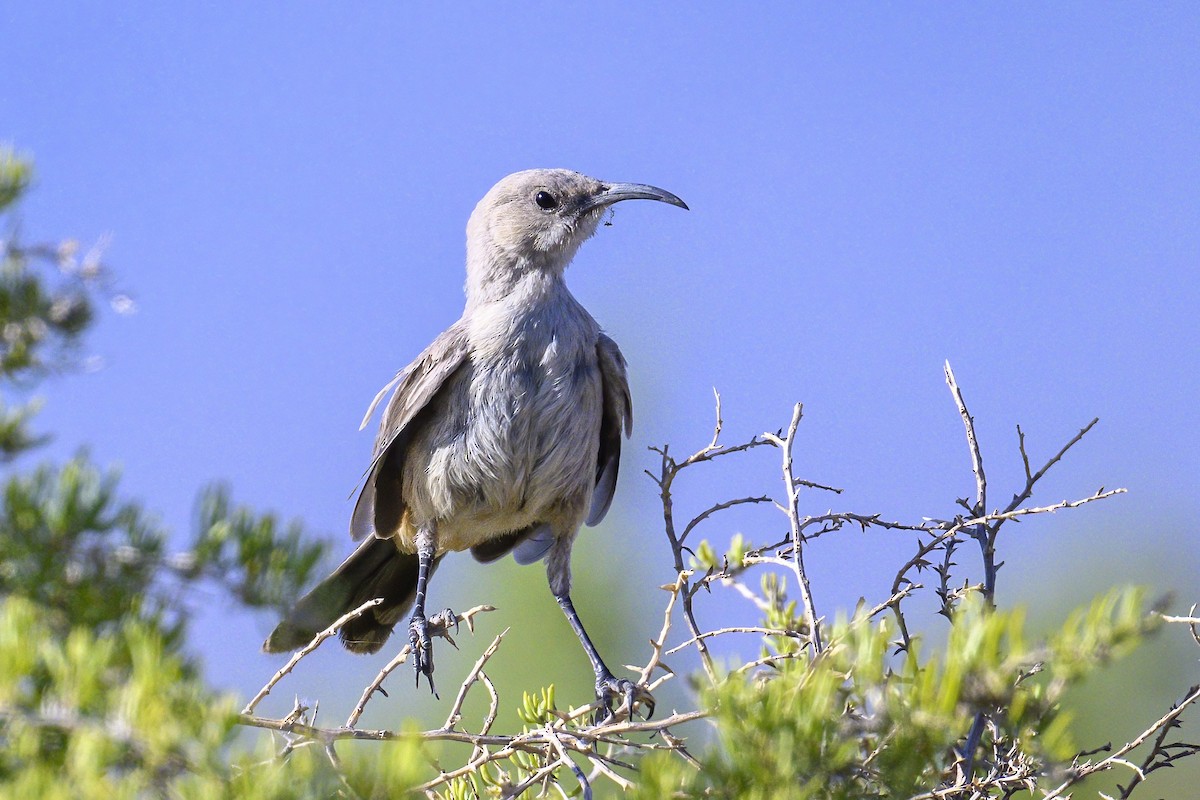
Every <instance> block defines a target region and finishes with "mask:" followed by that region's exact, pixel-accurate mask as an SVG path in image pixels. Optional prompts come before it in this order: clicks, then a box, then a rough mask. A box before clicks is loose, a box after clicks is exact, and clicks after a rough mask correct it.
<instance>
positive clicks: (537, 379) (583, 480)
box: [265, 170, 687, 692]
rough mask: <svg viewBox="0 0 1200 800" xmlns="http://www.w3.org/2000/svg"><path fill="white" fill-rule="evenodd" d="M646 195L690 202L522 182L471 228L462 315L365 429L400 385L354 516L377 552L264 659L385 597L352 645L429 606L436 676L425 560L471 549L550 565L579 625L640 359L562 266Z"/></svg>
mask: <svg viewBox="0 0 1200 800" xmlns="http://www.w3.org/2000/svg"><path fill="white" fill-rule="evenodd" d="M632 198H644V199H654V200H661V201H665V202H668V203H672V204H674V205H677V206H680V207H683V208H686V207H687V206H686V205H684V203H683V201H681V200H679V198H677V197H675V196H674V195H672V194H670V193H668V192H665V191H663V190H661V189H656V188H654V187H649V186H644V185H640V184H605V183H602V182H600V181H597V180H595V179H593V178H589V177H586V176H584V175H580V174H579V173H576V172H571V171H568V170H529V171H526V172H518V173H515V174H513V175H509V176H508V177H506V178H504V179H503V180H501V181H500V182H499V183H498V184H496V186H494V187H493V188H492V190H491V191H489V192H488V193H487V195H486V196H485V197H484V198H483V199H482V200H481V201H480V202H479V204H478V205H477V206H476V208H475V211H474V213H472V215H471V218H470V221H469V222H468V224H467V282H466V295H467V302H466V308H465V310H464V312H463V315H462V317H461V318H460V319H459V320H458V321H457V322H455V323H454V324H453V325H451V326H450V328H448V329H447V330H446V331H445V332H444V333H442V334H441V335H440V336H438V337H437V339H435V340H434V342H433V343H432V344H431V345H430V346H429V347H428V348H426V349H425V351H424V352H423V353H421V355H420V356H418V357H417V359H416V360H415V361H413V362H412V363H411V364H410V365H409V366H407V367H406V368H405V369H403V370H402V371H401V372H400V373H398V374H397V376H396V377H395V379H393V380H392V381H391V382H390V383H389V384H388V385H387V386H385V387H384V389H383V390H382V391H381V392H380V393H379V395H377V396H376V398H375V401H374V402H373V403H372V404H371V407H370V409H368V412H367V418H366V419H364V420H363V425H364V426H365V425H366V424H367V422H368V420H369V418H370V416H371V415H372V414H373V412H374V410H375V408H376V406H377V405H378V404H379V402H380V401H381V400H382V398H383V397H384V396H385V395H386V393H387V392H388V391H389V390H390V391H392V396H391V399H390V401H389V402H388V403H387V406H386V408H385V410H384V413H383V419H382V422H381V425H380V428H379V434H378V436H377V437H376V441H375V449H374V456H373V460H372V463H371V465H370V467H369V468H368V470H367V473H366V479H365V483H364V486H363V489H362V492H361V493H360V495H359V497H358V502H357V503H356V505H355V508H354V513H353V516H352V518H351V525H350V531H351V535H352V537H353V538H354V540H356V541H361V542H362V544H361V545H360V546H359V548H358V549H357V550H356V551H355V552H354V553H353V554H352V555H351V556H350V557H349V558H348V559H347V560H346V562H345V563H343V564H342V565H341V566H340V567H339V568H338V570H336V571H335V572H334V573H333V575H331V576H330V577H329V578H327V579H326V581H324V582H322V584H320V585H319V586H318V587H317V588H315V589H314V590H313V591H312V592H310V593H309V594H308V595H306V596H305V597H304V598H302V599H301V601H300V602H299V603H298V604H297V606H296V608H295V609H294V610H293V612H292V613H291V614H289V616H288V618H287V619H286V620H284V622H282V623H281V624H280V626H279V627H278V628H277V629H276V631H275V632H274V633H273V634H272V636H271V637H270V638H269V639H268V640H267V643H266V645H265V648H266V649H267V650H269V651H272V652H274V651H280V650H287V649H291V648H294V647H298V646H300V645H302V644H305V643H307V642H308V641H309V639H310V638H311V637H312V636H313V635H315V634H316V633H317V632H318V631H320V630H321V629H323V628H324V627H327V626H328V625H329V624H332V622H333V621H334V620H335V619H336V618H337V617H338V616H340V615H341V614H343V613H345V612H346V611H348V610H350V609H352V608H354V607H356V606H357V605H359V604H361V603H362V602H363V601H365V600H367V599H370V598H372V597H377V596H378V597H383V598H384V602H383V603H382V604H381V605H380V606H377V607H376V608H375V609H373V611H372V612H368V614H366V615H363V616H362V617H359V618H358V619H356V620H354V621H353V622H352V623H351V624H348V625H346V626H345V627H344V628H343V630H342V634H341V635H342V639H343V642H344V643H345V645H346V646H347V647H348V648H349V649H351V650H355V651H359V652H374V651H375V650H378V649H379V647H381V646H382V644H383V642H384V641H385V640H386V639H387V637H388V634H389V633H390V632H391V630H392V627H393V626H394V625H395V623H396V622H397V621H399V619H400V617H401V616H402V615H403V613H404V612H405V610H406V609H407V607H408V605H409V604H410V603H412V601H413V597H414V595H415V597H416V600H417V609H416V613H414V616H413V622H412V626H411V627H412V633H411V639H412V641H413V643H414V646H416V647H418V648H419V649H426V648H430V649H429V652H428V653H427V655H428V656H429V662H428V665H427V666H428V669H424V668H422V665H421V664H418V670H419V671H422V672H425V674H429V673H430V672H431V671H432V650H431V645H430V644H429V643H428V642H427V636H426V635H425V631H424V607H423V606H424V580H419V579H418V572H419V569H418V566H419V559H420V557H421V556H422V555H423V556H424V557H425V560H426V564H427V569H426V572H425V576H424V579H427V578H428V574H429V573H431V572H432V570H433V567H434V566H435V565H436V563H437V561H438V560H439V559H440V558H441V556H442V555H443V554H444V553H446V552H449V551H461V550H468V549H469V550H471V551H472V553H473V554H474V555H475V557H476V558H478V559H479V560H481V561H490V560H493V559H496V558H499V557H501V556H503V555H505V554H506V553H508V552H510V551H513V552H514V555H515V557H516V559H517V560H518V561H520V562H521V563H530V562H533V561H536V560H538V559H542V558H544V559H545V560H546V565H547V576H548V578H549V581H550V588H551V591H552V592H553V593H554V595H555V597H557V598H559V601H560V603H562V604H564V605H563V607H564V610H566V611H567V613H568V616H569V617H573V619H572V625H576V623H577V621H578V619H577V617H574V609H573V607H570V598H569V594H568V593H569V590H570V582H571V579H570V552H571V544H572V542H573V541H574V538H575V536H576V534H577V533H578V531H579V528H580V526H581V525H583V524H584V523H585V522H586V523H587V524H589V525H594V524H596V523H598V522H599V521H600V520H601V519H603V518H604V515H605V513H606V512H607V511H608V508H609V505H610V503H611V501H612V497H613V492H614V490H615V488H616V478H617V470H618V466H619V462H620V454H621V439H622V434H624V435H625V436H628V435H629V433H630V429H631V426H632V422H633V416H632V403H631V400H630V396H629V385H628V382H627V380H626V373H625V359H624V357H623V356H622V355H621V351H620V349H619V348H618V347H617V345H616V343H615V342H614V341H613V340H612V339H610V338H609V337H608V336H606V335H605V334H604V333H603V332H602V331H601V329H600V326H599V324H598V323H597V322H596V321H595V320H594V319H593V318H592V316H591V315H590V314H589V313H588V312H587V310H586V309H584V308H583V306H582V305H580V303H579V302H578V301H577V300H576V299H575V298H574V296H572V295H571V293H570V291H569V290H568V289H567V286H566V282H565V280H564V271H565V270H566V267H567V265H568V264H569V263H570V261H571V259H572V258H573V257H574V255H575V253H576V251H577V250H578V249H579V247H580V245H582V244H583V242H584V241H585V240H586V239H587V238H588V237H590V236H591V235H592V234H593V233H594V232H595V231H596V228H597V226H598V224H599V222H600V219H601V217H602V215H603V213H604V210H605V208H607V207H608V206H610V205H611V204H612V203H615V202H617V201H620V200H624V199H632ZM418 618H420V620H419V619H418ZM576 630H577V633H579V634H580V637H581V639H583V640H584V645H585V648H587V649H588V651H589V657H593V665H594V666H595V665H597V664H599V666H597V682H598V692H599V691H600V685H599V684H600V681H601V678H602V677H606V678H607V679H610V680H611V673H607V668H603V663H602V662H600V661H599V656H598V655H597V654H595V652H594V648H592V647H591V645H590V642H589V641H587V639H586V634H584V633H583V632H582V626H581V624H580V625H578V626H577V627H576ZM418 656H419V657H418V659H417V661H418V662H419V661H420V656H421V653H418ZM602 672H603V673H607V675H606V676H604V675H602V674H601V673H602ZM626 683H627V682H626Z"/></svg>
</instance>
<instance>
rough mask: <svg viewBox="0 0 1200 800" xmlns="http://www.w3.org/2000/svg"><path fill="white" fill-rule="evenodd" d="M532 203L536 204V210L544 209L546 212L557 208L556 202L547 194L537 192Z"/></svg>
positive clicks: (552, 196)
mask: <svg viewBox="0 0 1200 800" xmlns="http://www.w3.org/2000/svg"><path fill="white" fill-rule="evenodd" d="M533 202H535V203H537V204H538V208H544V209H546V210H547V211H549V210H550V209H552V208H558V200H556V199H555V197H554V195H552V194H550V193H549V192H538V193H537V195H535V196H534V198H533Z"/></svg>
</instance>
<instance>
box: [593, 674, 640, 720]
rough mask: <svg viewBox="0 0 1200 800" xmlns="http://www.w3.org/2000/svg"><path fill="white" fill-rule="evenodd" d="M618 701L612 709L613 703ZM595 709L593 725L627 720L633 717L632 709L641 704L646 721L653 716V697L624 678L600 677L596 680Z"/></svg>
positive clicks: (638, 685)
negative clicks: (596, 707)
mask: <svg viewBox="0 0 1200 800" xmlns="http://www.w3.org/2000/svg"><path fill="white" fill-rule="evenodd" d="M616 700H620V703H619V704H618V705H616V706H615V707H614V705H613V703H614V701H616ZM596 702H597V703H599V704H600V707H599V708H598V709H596V718H595V723H596V724H597V725H607V724H608V723H610V722H615V721H616V720H618V719H629V718H630V717H632V716H633V710H634V707H635V706H636V705H637V704H639V703H640V704H641V705H642V706H643V707H644V708H645V710H646V719H650V718H651V717H653V716H654V696H653V695H652V694H650V692H649V691H648V690H647V689H646V687H644V686H642V685H640V684H637V683H634V682H633V681H631V680H628V679H626V678H617V677H614V676H613V675H601V676H600V677H599V678H597V679H596Z"/></svg>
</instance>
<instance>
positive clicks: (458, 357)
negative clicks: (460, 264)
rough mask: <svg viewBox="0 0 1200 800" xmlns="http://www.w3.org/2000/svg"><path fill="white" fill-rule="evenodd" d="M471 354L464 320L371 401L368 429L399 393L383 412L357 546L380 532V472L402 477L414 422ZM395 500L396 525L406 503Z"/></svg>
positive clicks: (356, 524)
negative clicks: (380, 409) (381, 406)
mask: <svg viewBox="0 0 1200 800" xmlns="http://www.w3.org/2000/svg"><path fill="white" fill-rule="evenodd" d="M467 352H468V344H467V329H466V325H465V324H463V321H462V320H459V321H458V322H456V323H454V324H453V325H451V326H450V327H449V328H447V329H446V330H445V331H443V332H442V334H441V335H440V336H438V337H437V338H436V339H434V340H433V343H432V344H431V345H429V347H426V348H425V351H424V352H423V353H421V355H419V356H417V358H416V360H415V361H413V362H412V363H411V364H409V365H408V366H407V367H405V368H404V369H402V370H401V371H400V372H399V373H397V375H396V377H395V378H393V379H392V380H391V382H390V383H388V385H387V386H385V387H383V390H382V391H380V393H379V394H377V395H376V396H375V400H374V401H372V403H371V407H370V408H369V409H368V410H367V417H366V418H365V419H364V420H363V426H364V427H365V426H366V423H367V421H368V420H369V419H370V417H371V414H372V413H373V412H374V411H375V408H376V406H378V405H379V401H380V400H382V399H383V396H384V394H386V393H387V391H388V390H389V389H391V388H392V387H395V392H394V393H393V394H392V399H391V400H389V401H388V404H387V408H386V409H385V410H384V412H383V421H382V422H381V423H380V425H379V433H378V434H377V435H376V437H375V454H374V458H373V459H372V460H371V466H370V467H368V468H367V471H366V474H365V481H364V483H363V488H362V491H361V492H360V493H359V495H358V502H357V503H355V505H354V514H353V515H352V516H351V518H350V536H351V538H353V539H354V541H356V542H357V541H360V540H362V539H364V538H365V537H367V536H368V535H370V534H372V533H373V532H374V531H375V518H376V513H375V511H376V509H375V502H376V495H375V483H376V479H377V478H378V477H379V474H380V472H381V471H383V470H384V469H385V467H386V469H387V470H388V471H395V473H396V474H397V475H399V474H402V469H403V466H404V445H405V444H406V442H407V441H408V440H409V439H410V438H411V437H412V434H413V430H414V428H415V426H416V424H419V421H418V422H417V423H414V420H415V419H416V417H417V415H418V414H419V413H420V412H421V410H422V409H424V408H425V407H426V406H428V405H429V403H430V401H431V400H433V398H434V396H435V395H436V394H437V393H438V391H439V390H440V389H441V388H442V386H444V385H445V384H446V382H447V381H448V380H449V378H450V376H451V375H453V374H454V372H455V371H456V370H458V369H459V368H460V367H461V366H462V365H463V363H464V362H465V361H466V359H467ZM394 494H396V495H397V496H396V497H394V498H393V497H390V495H389V503H399V504H400V507H399V508H398V509H391V508H389V512H391V513H390V514H389V516H392V515H393V514H394V515H395V517H396V519H399V515H400V514H401V513H403V499H402V498H400V497H399V495H398V493H394Z"/></svg>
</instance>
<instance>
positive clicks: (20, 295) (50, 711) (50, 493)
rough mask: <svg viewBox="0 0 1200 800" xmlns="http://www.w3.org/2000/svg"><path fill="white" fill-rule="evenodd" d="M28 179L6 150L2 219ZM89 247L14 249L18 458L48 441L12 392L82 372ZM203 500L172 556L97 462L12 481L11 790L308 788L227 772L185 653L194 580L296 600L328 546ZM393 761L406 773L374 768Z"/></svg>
mask: <svg viewBox="0 0 1200 800" xmlns="http://www.w3.org/2000/svg"><path fill="white" fill-rule="evenodd" d="M31 174H32V170H31V168H30V167H29V165H28V163H27V162H26V161H25V160H23V159H21V158H19V157H17V156H16V155H15V154H14V153H13V151H12V150H11V149H5V148H0V213H3V214H6V215H11V213H12V212H13V211H14V209H15V208H16V203H17V201H18V200H19V199H20V196H21V194H22V192H23V191H24V190H25V188H26V187H27V186H28V185H29V181H30V176H31ZM3 222H4V223H5V224H6V227H7V228H8V230H10V231H15V230H16V227H17V226H16V225H15V223H14V222H12V220H11V217H9V216H5V217H4V218H3ZM77 251H78V247H77V245H76V244H75V243H73V242H64V243H62V244H57V245H34V246H26V245H23V244H21V243H20V242H19V241H18V240H17V237H16V236H15V234H10V235H8V236H7V237H6V238H5V239H4V240H3V241H2V242H0V460H3V461H4V462H8V463H9V464H10V465H11V464H12V463H13V462H14V461H15V460H16V459H17V458H18V457H19V456H21V455H23V454H25V453H28V452H29V451H31V450H33V449H35V448H36V447H37V446H38V445H39V444H41V443H42V442H44V441H45V439H46V437H45V436H42V435H39V434H36V433H34V432H33V430H32V428H31V425H32V421H33V418H34V415H35V414H36V412H37V409H38V408H39V405H40V401H39V400H38V399H37V398H34V399H31V400H24V401H22V400H20V399H15V398H17V397H18V396H22V395H27V394H28V393H29V392H30V391H31V390H32V389H34V388H36V386H37V384H38V382H39V381H40V380H41V378H43V377H44V376H45V375H46V374H48V373H49V372H50V371H52V370H60V369H69V368H72V367H74V366H76V364H77V360H78V359H77V357H78V348H79V344H80V343H81V340H82V336H83V334H84V333H85V332H86V331H87V330H88V329H89V328H90V326H91V325H92V324H93V322H94V319H95V310H96V309H97V308H98V307H100V305H101V304H100V303H99V299H100V297H101V294H102V291H103V283H104V281H103V278H104V276H105V271H104V269H103V267H102V265H101V264H100V262H99V255H98V252H99V251H98V250H93V251H91V252H90V253H89V254H88V255H86V256H85V257H84V258H83V259H82V260H77V259H76V253H77ZM198 508H199V513H198V519H197V525H196V530H195V531H194V532H193V535H192V537H191V539H192V540H191V542H190V547H188V548H187V549H186V550H184V551H183V552H176V553H171V552H170V547H169V545H170V542H171V536H170V533H169V532H168V531H167V530H166V529H164V528H163V527H162V525H161V524H160V523H159V521H158V519H157V517H156V516H155V515H153V514H151V513H149V512H147V511H146V510H145V509H144V508H143V507H142V506H141V505H140V504H138V503H135V502H132V501H129V500H126V499H122V498H121V496H120V491H119V476H118V474H117V473H116V472H115V471H113V470H111V469H110V470H105V469H102V468H101V467H99V466H97V465H95V464H94V463H92V462H91V460H90V459H89V458H88V457H87V455H86V454H83V453H81V454H80V455H78V456H76V457H75V458H73V459H71V460H70V461H68V462H67V463H66V464H63V465H61V466H59V465H50V464H45V465H41V466H38V467H36V468H32V469H29V470H26V471H23V472H18V471H10V472H9V473H8V474H7V475H5V476H4V478H3V482H2V484H0V789H2V791H0V795H3V796H16V797H60V796H63V791H64V787H67V786H70V787H72V788H71V795H72V796H79V797H105V798H108V797H110V796H115V797H145V796H161V795H163V794H172V795H178V796H183V797H211V796H214V795H217V794H222V793H223V789H222V787H224V786H225V785H226V783H228V782H229V781H230V780H234V784H235V785H245V786H247V787H250V788H251V789H252V790H253V791H251V792H250V793H249V794H246V795H244V796H254V797H259V796H263V797H276V796H277V797H291V796H300V795H299V794H297V790H296V789H295V788H294V786H293V785H292V784H291V783H290V781H287V780H283V779H279V780H275V779H274V778H272V775H273V774H274V773H273V771H272V769H264V770H259V771H254V770H250V769H249V768H248V766H247V764H246V763H245V762H244V761H235V766H233V767H231V766H230V760H231V753H230V751H229V749H228V745H229V743H230V741H231V736H232V725H233V721H234V719H235V716H234V704H233V702H232V700H231V699H230V698H226V697H222V696H219V695H216V694H214V693H212V692H211V691H209V690H208V689H207V688H206V687H205V686H204V685H203V684H202V683H201V681H200V679H199V677H198V675H197V670H196V669H195V667H194V662H193V659H192V658H191V656H190V655H189V654H188V652H187V650H186V647H185V644H186V642H185V638H184V637H185V633H186V629H187V622H188V619H189V617H190V609H189V607H188V598H189V593H188V592H187V591H186V590H187V589H188V588H189V587H191V586H194V585H196V584H198V583H206V584H208V585H216V586H220V587H223V588H225V589H226V590H228V593H229V596H230V598H231V599H232V600H233V601H234V602H238V603H241V604H242V605H245V606H261V605H279V606H283V605H286V604H288V603H289V602H291V601H292V600H293V599H294V598H295V596H296V595H297V594H298V591H299V589H300V587H301V586H303V585H305V584H306V583H308V582H309V579H310V576H311V573H312V572H313V570H314V568H315V566H316V564H317V562H318V561H319V560H320V559H321V557H322V555H323V553H324V547H323V545H321V544H320V543H314V542H312V541H311V540H306V537H305V536H304V534H303V531H302V529H301V527H300V526H299V525H298V524H297V523H292V524H290V525H288V526H286V527H285V526H283V525H281V524H280V523H279V522H278V521H277V519H276V518H275V517H274V516H273V515H270V514H266V515H260V514H256V513H254V512H253V511H251V510H250V509H248V508H246V507H243V506H235V505H233V504H232V503H231V501H230V499H229V493H228V491H227V490H226V489H224V488H222V487H219V486H218V487H213V488H210V489H208V490H206V491H205V492H203V493H202V494H201V497H200V501H199V503H198ZM399 750H403V748H398V751H399ZM294 760H295V761H296V762H297V764H299V765H300V766H298V767H297V769H298V770H300V773H299V774H303V769H304V767H303V764H304V763H305V762H304V759H294ZM384 761H385V762H386V759H385V760H384ZM324 769H325V772H326V773H327V775H326V777H329V776H334V778H335V779H337V780H340V779H339V778H336V772H335V771H334V770H333V769H332V768H330V767H329V766H328V762H325V768H324ZM387 769H390V770H392V771H393V772H396V770H398V769H399V768H397V767H389V766H387V765H386V763H384V764H376V765H374V766H372V767H371V770H374V772H372V771H371V770H367V771H364V772H363V774H364V775H367V776H368V777H369V775H372V774H377V773H378V774H383V773H381V772H380V771H381V770H387ZM314 774H315V773H314ZM390 774H391V773H387V774H386V775H385V776H384V777H387V776H388V775H390ZM406 774H407V773H406ZM235 778H236V780H235ZM383 779H384V778H380V780H383ZM314 780H315V779H314ZM314 785H320V784H319V782H317V783H315V784H314ZM168 790H169V791H168ZM305 796H314V795H305ZM322 796H324V795H322Z"/></svg>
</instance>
